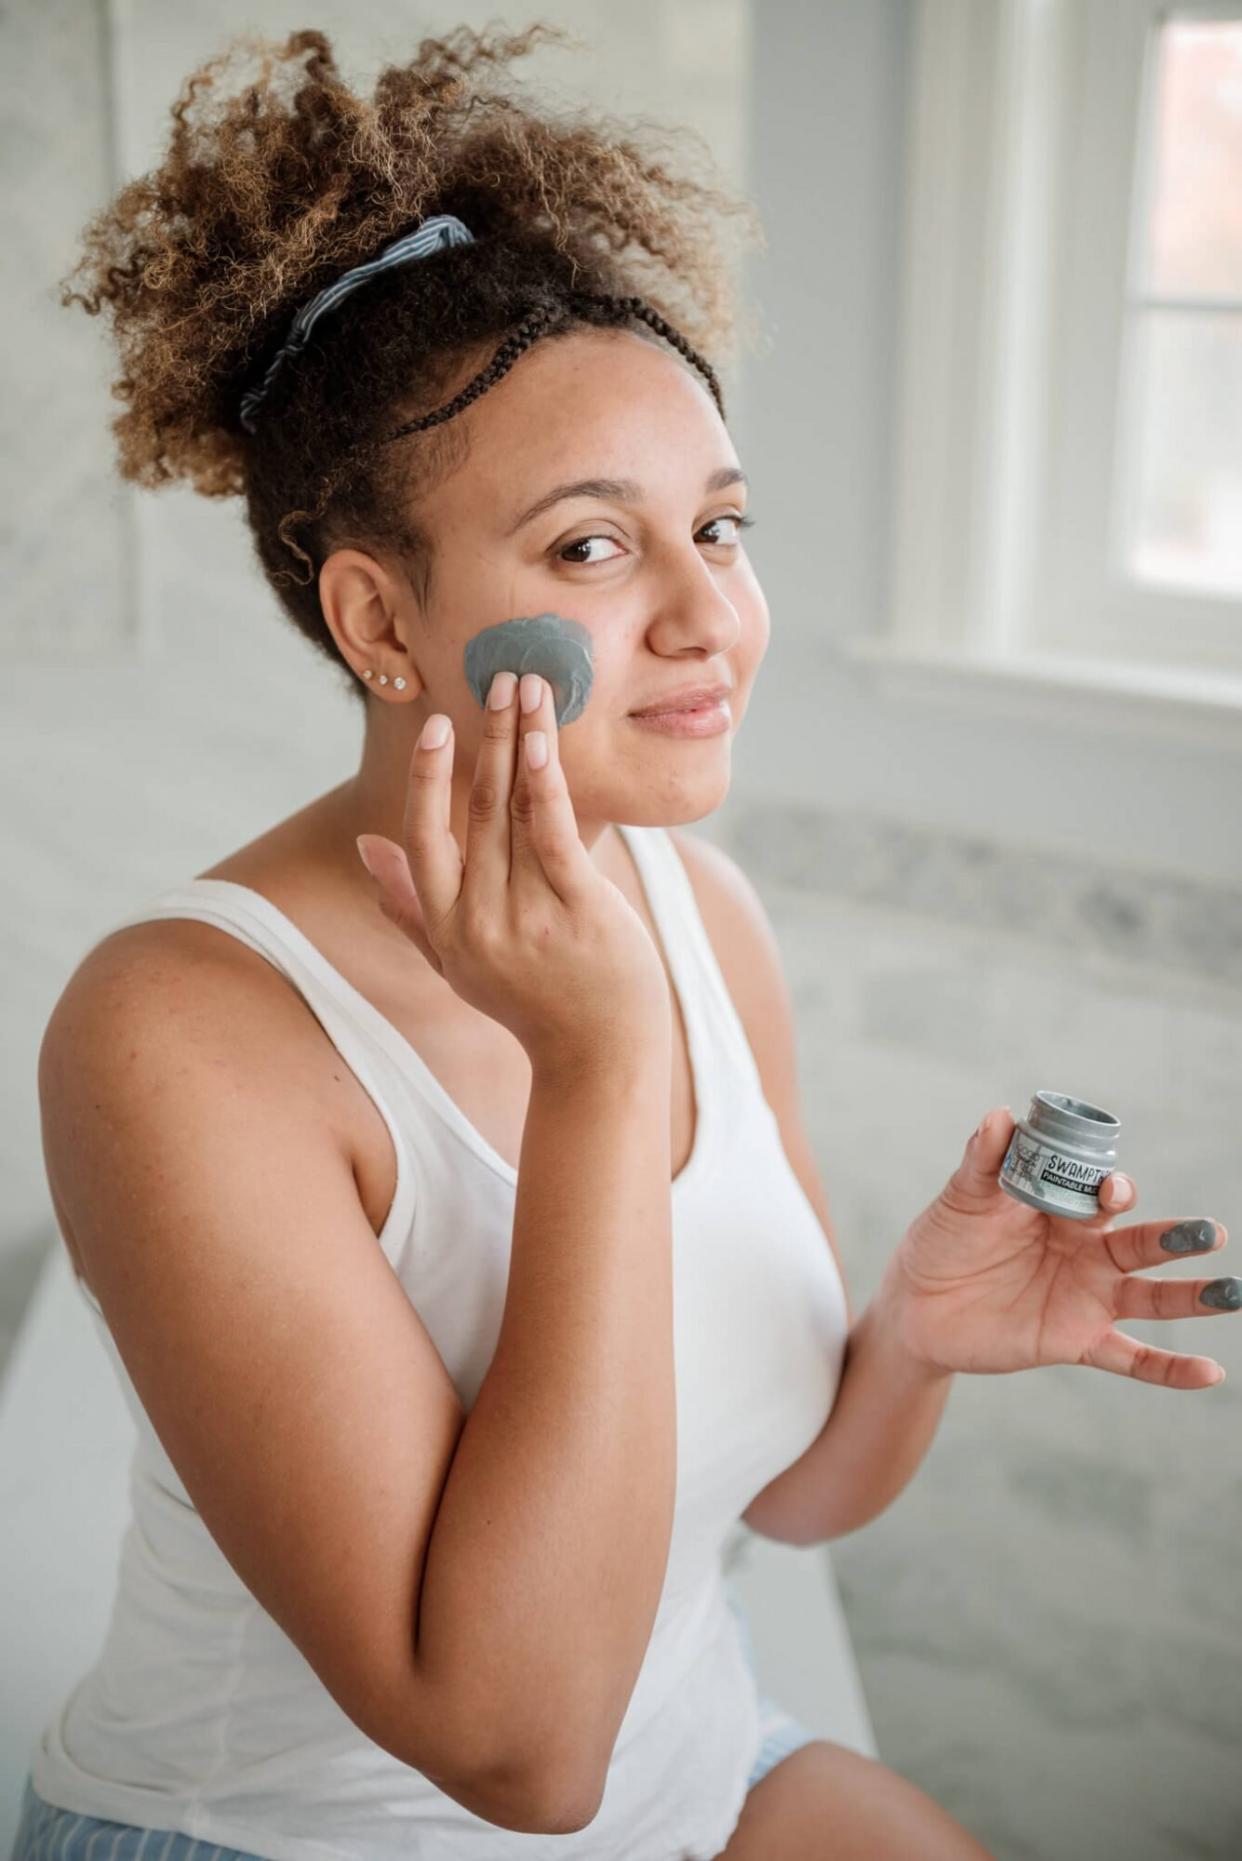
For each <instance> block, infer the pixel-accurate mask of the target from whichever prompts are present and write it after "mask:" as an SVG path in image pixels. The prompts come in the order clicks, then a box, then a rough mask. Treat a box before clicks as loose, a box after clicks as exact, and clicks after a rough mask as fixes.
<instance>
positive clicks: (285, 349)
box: [240, 213, 474, 433]
mask: <svg viewBox="0 0 1242 1861" xmlns="http://www.w3.org/2000/svg"><path fill="white" fill-rule="evenodd" d="M473 241H474V234H473V233H472V232H471V231H470V229H469V228H468V227H467V226H464V225H463V224H462V222H461V221H460V220H459V219H457V218H456V217H455V216H454V215H453V214H451V213H438V214H436V215H435V216H434V217H433V218H432V219H430V220H424V221H423V223H422V225H421V226H419V227H417V228H416V229H415V230H414V232H412V233H403V234H402V236H401V238H400V239H396V240H394V241H393V243H392V244H391V245H389V246H385V248H384V250H383V251H382V252H381V253H380V255H379V257H378V258H373V259H371V260H370V261H369V262H368V263H367V264H365V265H355V266H354V267H353V269H352V271H347V272H345V273H343V274H342V276H341V277H339V278H337V279H335V280H334V282H333V283H332V284H329V285H328V286H327V287H326V288H325V289H324V290H322V291H320V293H319V295H318V296H317V297H313V298H312V299H311V301H310V303H309V304H304V305H303V306H302V308H301V310H299V311H298V313H297V315H296V316H295V317H294V319H293V322H292V323H291V324H290V326H289V334H288V335H287V336H286V338H285V340H284V343H283V344H282V346H281V348H280V349H279V351H278V352H277V354H276V355H275V356H274V357H273V359H272V361H271V363H270V364H269V366H268V369H267V373H266V374H265V375H264V377H263V379H262V381H261V382H260V383H259V385H258V386H257V387H255V388H251V389H249V390H248V391H247V393H245V394H244V395H243V396H242V399H241V407H240V416H241V423H242V425H243V426H244V427H245V429H246V431H247V433H253V432H255V430H256V427H255V418H254V417H255V414H256V413H257V412H258V410H259V407H260V406H261V404H262V402H263V398H264V396H265V395H266V394H267V391H268V389H269V388H270V387H271V385H272V382H273V380H274V379H275V376H276V374H277V372H278V371H279V369H280V368H281V366H282V365H283V364H284V363H285V362H288V361H290V360H291V359H292V358H293V357H294V356H296V355H297V354H298V353H299V352H300V351H301V350H302V349H304V348H305V346H306V343H307V339H308V338H309V336H310V333H311V331H312V330H313V329H314V327H315V325H316V323H317V322H318V321H319V319H320V317H322V316H323V315H324V314H325V313H326V312H327V311H329V310H332V309H334V308H335V307H336V305H337V304H339V303H340V302H341V300H342V299H343V298H346V297H348V296H349V293H350V292H351V291H356V290H357V288H358V286H359V285H360V284H365V283H366V281H367V279H368V278H373V277H374V276H375V275H376V274H377V273H378V272H381V271H389V270H391V269H392V267H393V266H395V265H405V264H408V263H409V262H410V261H411V260H412V259H419V258H426V257H427V256H428V255H429V254H430V253H432V252H440V251H443V250H444V249H445V247H447V246H464V245H470V244H472V243H473Z"/></svg>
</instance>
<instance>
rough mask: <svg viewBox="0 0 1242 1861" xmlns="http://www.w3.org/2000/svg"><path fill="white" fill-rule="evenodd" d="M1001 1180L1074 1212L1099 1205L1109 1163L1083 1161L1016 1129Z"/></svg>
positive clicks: (1050, 1203) (1007, 1152)
mask: <svg viewBox="0 0 1242 1861" xmlns="http://www.w3.org/2000/svg"><path fill="white" fill-rule="evenodd" d="M1000 1173H1001V1180H1002V1182H1008V1183H1009V1184H1011V1185H1012V1186H1013V1187H1014V1188H1016V1189H1022V1190H1025V1191H1026V1193H1027V1194H1028V1195H1032V1196H1035V1197H1037V1198H1038V1199H1039V1200H1040V1201H1043V1202H1046V1203H1047V1205H1048V1206H1049V1208H1056V1207H1058V1206H1061V1207H1063V1208H1069V1209H1071V1210H1072V1211H1073V1212H1074V1213H1075V1214H1077V1213H1079V1212H1081V1211H1082V1210H1083V1209H1084V1208H1095V1207H1096V1206H1098V1198H1097V1196H1096V1191H1097V1189H1098V1188H1099V1186H1100V1184H1101V1183H1102V1182H1103V1180H1104V1178H1105V1177H1106V1176H1107V1175H1108V1169H1107V1167H1106V1166H1101V1165H1100V1164H1097V1163H1083V1162H1081V1161H1080V1160H1079V1158H1077V1157H1067V1156H1065V1155H1064V1154H1063V1153H1062V1152H1061V1151H1059V1150H1052V1149H1050V1148H1049V1146H1048V1145H1046V1144H1041V1143H1040V1142H1039V1140H1038V1139H1037V1138H1033V1137H1029V1136H1028V1135H1027V1134H1026V1132H1025V1131H1023V1130H1021V1129H1020V1128H1019V1129H1016V1130H1015V1131H1014V1134H1013V1136H1012V1138H1011V1139H1010V1142H1009V1148H1008V1150H1007V1151H1006V1152H1005V1161H1004V1162H1003V1163H1002V1164H1001V1171H1000Z"/></svg>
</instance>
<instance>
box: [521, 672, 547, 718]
mask: <svg viewBox="0 0 1242 1861" xmlns="http://www.w3.org/2000/svg"><path fill="white" fill-rule="evenodd" d="M521 692H522V709H523V710H524V711H537V710H538V708H539V700H540V699H541V698H542V696H543V680H542V679H541V678H540V677H539V674H538V673H537V672H523V674H522V684H521Z"/></svg>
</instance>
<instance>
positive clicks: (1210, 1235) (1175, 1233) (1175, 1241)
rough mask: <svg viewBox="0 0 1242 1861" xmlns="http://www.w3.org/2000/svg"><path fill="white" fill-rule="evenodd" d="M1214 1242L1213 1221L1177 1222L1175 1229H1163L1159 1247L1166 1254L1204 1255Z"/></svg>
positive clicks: (1214, 1228)
mask: <svg viewBox="0 0 1242 1861" xmlns="http://www.w3.org/2000/svg"><path fill="white" fill-rule="evenodd" d="M1215 1240H1216V1223H1215V1222H1214V1221H1179V1222H1178V1224H1177V1226H1176V1227H1175V1228H1166V1229H1165V1231H1164V1233H1163V1234H1162V1235H1161V1236H1160V1245H1161V1246H1162V1247H1163V1248H1164V1251H1165V1252H1166V1253H1167V1254H1206V1253H1208V1252H1209V1251H1210V1250H1211V1248H1212V1246H1213V1244H1214V1242H1215Z"/></svg>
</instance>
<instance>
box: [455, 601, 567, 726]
mask: <svg viewBox="0 0 1242 1861" xmlns="http://www.w3.org/2000/svg"><path fill="white" fill-rule="evenodd" d="M464 663H465V669H466V683H467V684H468V685H469V687H470V689H471V691H472V692H473V693H474V695H475V697H476V698H477V699H478V701H479V704H480V705H481V706H482V705H486V703H487V693H488V689H489V687H490V686H491V682H492V680H493V678H494V677H495V675H496V674H497V672H516V674H517V676H518V677H519V678H521V676H522V674H523V672H537V673H539V675H540V677H541V678H546V679H547V681H548V683H549V685H550V686H551V687H552V691H553V695H554V696H553V702H554V706H555V710H556V727H557V729H558V730H560V729H563V727H564V726H565V725H566V724H572V723H573V721H574V719H575V717H580V716H581V715H582V712H583V711H584V710H585V709H586V702H587V699H588V698H589V697H590V695H591V685H592V683H593V681H594V677H595V667H594V662H593V656H592V648H591V635H590V634H589V632H588V631H587V629H586V628H585V627H584V626H582V625H581V623H580V622H579V621H576V620H566V619H565V618H564V617H563V616H562V615H560V614H534V615H531V616H530V617H528V618H524V619H519V620H502V621H501V622H500V623H499V625H497V626H495V627H485V628H484V629H483V631H482V633H476V634H475V636H474V638H473V639H472V640H470V641H468V642H467V644H466V651H465V658H464Z"/></svg>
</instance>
